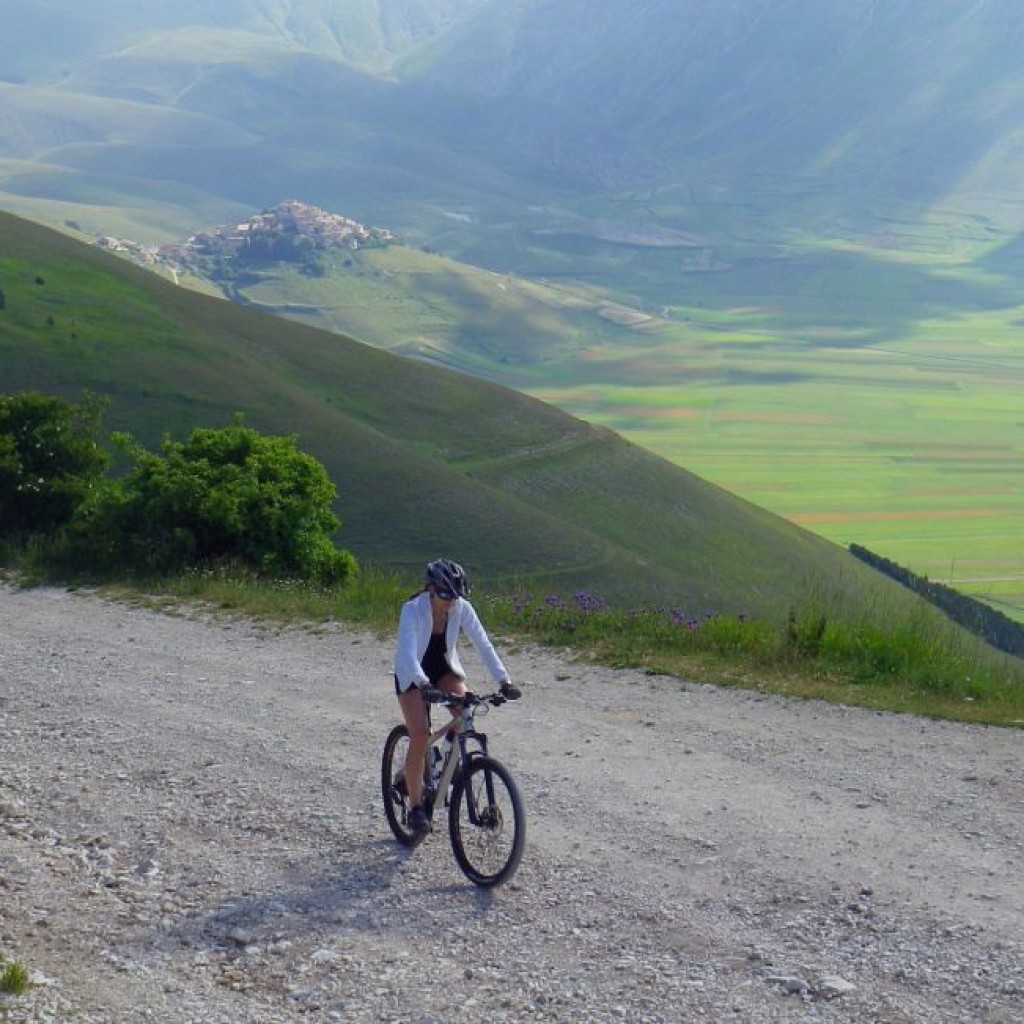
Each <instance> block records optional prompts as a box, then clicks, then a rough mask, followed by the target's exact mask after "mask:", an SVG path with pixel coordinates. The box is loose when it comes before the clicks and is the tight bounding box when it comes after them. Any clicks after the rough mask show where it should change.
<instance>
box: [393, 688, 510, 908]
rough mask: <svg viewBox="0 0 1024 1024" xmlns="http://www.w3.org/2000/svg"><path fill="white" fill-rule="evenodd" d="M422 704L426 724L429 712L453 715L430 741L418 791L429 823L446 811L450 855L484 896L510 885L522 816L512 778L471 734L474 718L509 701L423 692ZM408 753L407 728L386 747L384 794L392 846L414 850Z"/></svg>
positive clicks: (398, 729) (399, 728)
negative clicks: (439, 709) (441, 709)
mask: <svg viewBox="0 0 1024 1024" xmlns="http://www.w3.org/2000/svg"><path fill="white" fill-rule="evenodd" d="M423 696H424V699H425V700H426V701H427V715H428V721H429V715H430V706H431V705H432V704H439V705H442V706H444V707H446V708H448V709H449V710H450V711H451V712H452V713H453V717H452V718H451V719H450V720H449V721H447V722H445V724H444V725H443V726H441V728H439V729H437V730H436V731H432V732H431V734H430V742H429V744H428V747H427V757H426V765H425V774H424V785H423V806H424V809H425V810H426V812H427V816H428V817H429V818H430V819H431V820H433V816H434V810H435V809H436V808H437V807H438V806H440V805H442V804H446V805H447V807H448V836H449V838H450V839H451V844H452V853H454V854H455V860H456V861H457V862H458V865H459V867H460V868H461V869H462V872H463V874H464V875H465V876H466V877H467V878H468V879H469V880H470V881H471V882H473V883H474V884H476V885H479V886H482V887H485V888H489V887H491V886H495V885H500V884H502V883H503V882H507V881H508V880H509V879H510V878H511V877H512V876H513V875H514V874H515V872H516V869H517V868H518V867H519V862H520V860H521V859H522V856H523V848H524V846H525V845H526V810H525V808H524V805H523V798H522V797H521V796H520V794H519V787H518V786H517V785H516V782H515V780H514V779H513V778H512V774H511V772H509V770H508V769H507V768H506V767H505V766H504V765H503V764H502V763H501V762H500V761H498V760H496V759H495V758H493V757H491V756H490V754H488V752H487V736H486V735H485V734H484V733H482V732H480V731H479V730H478V729H477V728H476V718H477V717H479V716H481V715H485V714H486V713H487V712H488V711H489V710H490V709H491V708H496V707H501V705H502V704H505V703H507V702H508V698H507V697H506V696H505V694H503V693H502V692H501V691H500V690H499V691H496V692H495V693H489V694H485V695H484V696H478V695H476V694H474V693H466V694H464V695H461V696H460V695H457V694H448V693H443V692H442V691H441V690H437V689H434V688H433V687H427V688H424V690H423ZM431 729H433V727H432V726H431ZM408 749H409V730H408V729H407V728H406V726H405V724H404V723H403V724H401V725H396V726H395V727H394V728H393V729H392V730H391V732H390V733H389V734H388V738H387V740H386V741H385V743H384V754H383V757H382V758H381V792H382V795H383V798H384V813H385V815H386V816H387V819H388V824H389V825H390V826H391V831H392V832H393V833H394V834H395V838H396V839H397V840H398V841H399V842H400V843H402V844H403V845H405V846H414V845H416V843H417V842H418V841H419V839H420V838H421V837H420V836H418V835H417V834H416V833H414V832H413V831H412V830H411V829H410V828H409V825H408V820H409V812H410V810H411V809H412V806H411V804H410V803H409V794H408V791H407V788H406V784H405V756H406V753H407V751H408Z"/></svg>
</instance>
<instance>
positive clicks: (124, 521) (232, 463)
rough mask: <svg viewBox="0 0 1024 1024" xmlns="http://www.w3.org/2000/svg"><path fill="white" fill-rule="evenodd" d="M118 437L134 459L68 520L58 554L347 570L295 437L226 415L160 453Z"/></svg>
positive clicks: (324, 493) (341, 573)
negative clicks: (227, 419)
mask: <svg viewBox="0 0 1024 1024" xmlns="http://www.w3.org/2000/svg"><path fill="white" fill-rule="evenodd" d="M118 443H119V444H120V445H121V447H122V448H123V449H124V451H125V452H126V453H127V455H128V456H129V459H130V460H131V461H132V462H133V463H134V465H133V467H132V468H131V469H130V470H129V472H128V473H127V474H126V475H125V476H124V477H122V478H121V479H119V480H117V481H112V482H110V483H108V485H107V486H106V487H105V488H104V489H103V490H102V492H100V493H99V494H97V495H96V497H95V499H94V500H93V501H91V502H89V503H88V504H87V505H84V506H83V507H82V508H81V509H80V510H79V514H78V515H77V516H76V517H75V520H74V522H73V523H72V524H71V528H70V529H69V531H68V533H67V538H66V540H67V544H66V550H65V555H66V557H68V558H69V559H70V560H72V561H73V562H75V563H76V564H77V565H78V567H80V568H91V569H93V570H99V571H102V572H107V573H110V572H120V571H124V570H126V569H127V570H134V571H139V570H142V571H143V572H156V573H165V572H175V571H180V570H182V569H184V568H187V567H189V566H196V565H209V564H215V563H218V562H228V563H233V564H236V565H240V566H243V567H246V568H249V569H252V570H255V571H256V572H258V573H260V574H265V575H268V576H289V575H294V576H298V577H300V578H302V579H305V580H312V581H315V582H317V583H341V582H344V581H345V580H346V579H348V578H349V577H351V576H352V575H353V574H354V573H355V571H356V563H355V559H354V558H353V557H352V555H351V554H350V553H349V552H347V551H342V550H339V549H338V548H336V547H335V546H334V544H333V542H332V541H331V534H332V533H333V532H334V531H335V530H336V529H337V528H338V526H339V520H338V518H337V516H335V515H334V513H333V512H332V511H331V508H330V506H331V502H332V501H333V500H334V498H335V497H336V494H337V492H336V490H335V487H334V484H333V483H331V480H330V478H329V477H328V475H327V472H326V470H325V469H324V468H323V466H322V465H321V464H320V463H319V462H318V461H317V460H316V459H314V458H313V457H312V456H310V455H307V454H305V453H303V452H300V451H298V450H297V448H296V445H295V438H293V437H269V436H264V435H261V434H259V433H258V432H257V431H255V430H252V429H249V428H247V427H244V426H242V425H241V423H235V424H234V425H232V426H230V427H225V428H222V429H197V430H194V431H193V432H192V434H191V435H190V436H189V438H188V440H187V441H185V442H184V443H176V442H172V441H170V440H166V441H165V442H164V445H163V452H162V454H154V453H151V452H148V451H146V450H145V449H143V448H141V447H139V446H138V445H136V444H135V443H134V442H133V441H132V440H131V438H129V437H126V436H122V437H120V438H118Z"/></svg>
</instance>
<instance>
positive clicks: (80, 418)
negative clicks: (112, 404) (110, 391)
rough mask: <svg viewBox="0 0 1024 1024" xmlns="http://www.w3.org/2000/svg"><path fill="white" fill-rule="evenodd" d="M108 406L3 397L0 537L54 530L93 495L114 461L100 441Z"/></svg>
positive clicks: (93, 401)
mask: <svg viewBox="0 0 1024 1024" xmlns="http://www.w3.org/2000/svg"><path fill="white" fill-rule="evenodd" d="M106 405H107V403H106V400H105V399H102V398H99V397H97V396H96V395H86V396H85V398H84V400H83V401H82V402H81V403H80V404H75V403H73V402H69V401H67V400H65V399H63V398H58V397H56V396H53V395H43V394H39V393H38V392H35V391H26V392H23V393H21V394H18V395H0V535H3V536H7V537H10V536H17V535H22V536H23V535H28V534H45V533H51V532H53V531H54V530H56V529H57V528H59V527H60V526H62V525H64V524H65V523H67V522H68V521H69V520H70V519H71V517H72V516H73V514H74V512H75V510H76V509H77V508H78V507H79V506H80V505H81V504H82V503H83V502H84V501H85V500H86V499H87V498H89V497H90V496H91V495H92V494H93V493H95V490H96V489H97V487H98V486H99V484H100V483H101V481H102V479H103V477H104V475H105V473H106V471H107V468H108V466H109V463H110V457H109V456H108V455H107V453H106V452H105V451H104V450H103V449H102V448H101V447H100V442H99V433H100V427H101V424H102V420H103V414H104V411H105V410H106Z"/></svg>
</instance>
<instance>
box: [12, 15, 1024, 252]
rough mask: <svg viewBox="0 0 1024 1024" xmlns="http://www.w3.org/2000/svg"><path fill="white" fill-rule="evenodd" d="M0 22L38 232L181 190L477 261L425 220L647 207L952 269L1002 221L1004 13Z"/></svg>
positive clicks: (1008, 223) (1011, 121) (719, 229)
mask: <svg viewBox="0 0 1024 1024" xmlns="http://www.w3.org/2000/svg"><path fill="white" fill-rule="evenodd" d="M0 23H2V24H3V26H4V32H3V34H2V35H0V79H3V80H5V81H7V82H9V83H12V84H11V85H9V86H8V88H7V89H5V90H4V92H3V95H2V96H0V100H2V103H3V111H4V113H3V114H2V115H0V157H7V158H16V159H18V160H19V161H28V162H29V168H26V167H25V166H24V165H19V166H18V167H17V168H12V167H11V166H10V165H6V166H0V189H3V190H6V191H7V192H8V193H9V194H11V195H12V196H13V197H14V200H12V201H14V202H17V201H18V200H20V201H21V202H23V203H28V202H29V200H34V201H35V202H36V203H37V204H39V208H41V209H47V207H46V203H47V202H50V203H53V202H54V201H56V200H65V199H67V200H70V201H71V202H74V203H84V205H86V206H87V207H88V205H89V196H88V195H87V194H85V195H83V194H82V192H83V190H82V189H81V188H80V187H79V186H80V181H81V176H82V175H89V176H94V177H98V178H100V179H101V180H102V179H104V178H108V179H113V178H117V179H118V182H119V184H120V186H121V191H122V193H123V194H124V195H125V196H126V199H125V200H124V202H125V203H126V204H127V205H131V204H132V199H131V197H132V195H133V194H142V195H145V194H146V193H147V192H148V191H149V189H151V187H152V183H153V182H154V181H159V182H160V183H161V184H162V186H163V187H164V188H165V189H171V190H173V189H178V190H180V195H179V196H178V203H179V206H180V210H181V217H182V219H183V220H184V219H186V218H187V217H188V215H189V210H190V209H191V208H192V206H193V203H194V201H195V197H196V195H197V194H201V195H204V196H207V197H209V198H210V199H212V200H214V201H216V202H222V203H223V204H224V206H225V208H227V207H230V206H231V205H232V204H237V203H242V204H246V205H249V206H253V207H257V208H259V207H263V206H268V205H271V204H273V203H275V202H278V201H280V200H281V199H282V198H285V197H286V196H298V197H299V198H301V199H303V200H305V201H308V202H314V203H318V204H320V205H323V206H326V207H328V208H331V209H336V210H340V211H344V212H346V213H350V214H351V215H353V216H357V217H359V218H360V219H363V220H372V221H375V222H380V223H383V222H388V223H391V224H392V225H393V226H394V227H396V228H397V229H400V230H405V229H408V230H410V231H417V230H418V231H421V232H422V233H423V236H424V237H425V238H429V237H430V236H431V235H432V234H433V233H437V232H439V231H440V230H441V227H442V226H444V227H446V228H447V229H448V234H449V236H450V237H451V238H452V245H453V246H455V247H458V246H462V247H464V251H463V253H462V254H463V255H467V254H468V255H472V254H473V253H474V252H476V253H479V252H482V251H484V250H486V246H481V245H480V243H479V240H478V238H477V237H476V235H477V234H478V232H479V229H476V230H474V228H472V227H465V228H463V229H459V227H458V224H456V223H453V222H452V221H451V220H450V218H449V219H447V220H446V219H445V218H446V216H447V214H448V213H449V212H450V211H449V210H447V209H446V208H445V207H446V204H457V203H461V204H463V205H464V206H465V207H466V208H468V210H469V216H470V218H471V219H472V220H474V221H476V222H477V224H478V225H479V224H492V225H494V224H501V223H503V222H506V221H507V220H508V218H509V217H520V216H522V215H523V210H524V207H525V206H527V205H532V206H538V205H542V204H556V203H565V202H568V203H570V205H575V206H576V207H577V208H578V207H579V205H580V204H581V203H584V202H586V201H587V197H588V196H589V197H590V199H589V201H590V202H591V203H594V202H600V203H612V202H613V201H614V202H616V203H620V202H622V201H624V200H625V199H626V198H628V199H629V200H630V201H636V200H637V199H645V211H646V212H645V215H646V216H647V217H648V218H649V219H650V220H651V222H652V223H657V224H660V225H662V226H670V227H674V228H676V229H684V230H696V231H698V232H699V233H700V234H701V236H702V237H704V238H705V239H708V240H710V241H711V242H713V243H717V244H726V245H730V244H731V245H733V246H735V245H736V244H737V242H738V241H739V242H740V243H741V244H747V245H750V244H754V245H757V244H762V245H763V244H764V243H765V241H766V240H772V241H774V242H776V243H777V242H778V241H779V239H780V236H782V235H788V236H790V238H791V237H792V236H794V235H796V236H799V235H800V234H802V233H804V232H808V231H811V232H818V233H821V232H827V231H836V230H841V231H842V232H850V231H852V232H861V233H863V232H865V231H876V230H878V228H879V225H880V224H881V223H886V224H888V223H891V221H889V220H888V219H887V218H891V217H893V216H895V215H897V214H898V215H900V216H904V217H913V218H918V219H927V218H929V217H935V216H937V215H938V214H939V213H944V214H946V215H947V216H952V217H954V218H955V219H956V220H957V222H958V223H957V225H956V226H955V227H954V240H955V241H957V242H958V244H963V245H965V246H967V247H968V248H969V249H971V248H976V247H978V246H981V247H985V246H990V245H991V244H992V242H993V237H995V238H1000V237H1002V235H1003V233H1013V232H1016V231H1017V230H1019V229H1020V228H1021V226H1022V225H1021V220H1022V216H1024V215H1022V214H1021V212H1020V210H1021V209H1024V207H1022V204H1020V203H1018V202H1017V201H1016V195H1017V188H1018V185H1017V183H1018V181H1019V180H1020V178H1021V174H1020V171H1021V170H1022V168H1021V157H1020V155H1019V154H1020V152H1021V150H1020V147H1019V146H1018V144H1017V143H1018V141H1019V136H1020V132H1021V130H1022V120H1024V67H1022V66H1021V64H1020V61H1019V53H1020V49H1021V46H1020V44H1021V37H1022V32H1024V28H1022V24H1021V20H1020V18H1019V12H1018V9H1017V8H1016V6H1015V5H1013V4H1011V2H1010V0H942V2H935V3H929V4H927V5H922V4H920V3H917V2H914V0H887V2H885V3H880V2H878V0H846V2H844V3H842V4H821V3H819V2H818V0H730V2H721V0H649V2H645V3H642V4H623V3H621V2H620V0H562V2H559V3H557V4H556V3H549V2H541V0H518V2H515V0H376V2H374V0H346V2H345V3H339V2H328V0H292V2H286V0H279V2H271V0H224V2H213V0H210V2H205V3H204V2H195V0H193V2H183V3H179V4H174V5H166V4H158V3H156V2H139V3H128V2H114V0H106V2H102V0H101V2H96V3H93V4H90V5H87V6H85V7H83V6H82V5H80V4H77V3H74V2H72V0H51V2H48V3H36V4H32V5H27V4H23V3H14V2H13V0H0ZM72 97H79V99H72ZM81 97H88V98H89V99H88V100H85V99H82V98H81ZM96 100H101V101H102V102H95V101H96ZM112 101H117V102H118V103H126V102H127V103H132V104H136V105H137V106H133V107H129V108H125V107H119V106H117V105H116V104H114V103H113V102H112ZM169 113H173V114H174V115H176V116H175V117H169V116H168V114H169ZM196 117H198V118H201V119H212V122H213V123H214V124H216V125H218V126H220V128H219V129H218V131H217V133H216V134H217V135H218V137H217V138H216V139H209V138H204V137H203V135H202V133H201V132H200V133H198V134H197V131H196V127H195V124H196V122H195V121H194V118H196ZM112 122H114V123H112ZM29 170H31V171H32V172H33V173H28V174H26V171H29ZM69 170H70V171H72V172H73V173H70V174H69V173H68V171H69ZM638 189H642V190H645V191H644V192H642V193H640V194H639V195H638V194H637V192H636V190H638ZM623 190H629V195H628V197H627V196H625V195H624V194H623ZM0 198H2V193H0ZM49 211H50V213H51V216H52V214H53V213H54V212H55V208H54V207H50V208H49ZM464 212H465V211H464ZM883 217H884V218H886V220H883ZM396 220H397V221H398V223H396ZM979 225H981V227H979ZM186 226H191V227H196V226H199V225H198V224H196V223H195V222H193V223H192V224H191V225H185V224H183V225H182V227H183V228H184V227H186ZM983 228H984V230H982V229H983ZM957 232H958V233H959V237H958V238H957V237H956V234H957ZM180 233H181V232H179V234H180Z"/></svg>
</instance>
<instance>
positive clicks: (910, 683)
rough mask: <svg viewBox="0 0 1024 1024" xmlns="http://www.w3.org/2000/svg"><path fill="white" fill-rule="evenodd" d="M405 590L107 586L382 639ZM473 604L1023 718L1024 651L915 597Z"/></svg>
mask: <svg viewBox="0 0 1024 1024" xmlns="http://www.w3.org/2000/svg"><path fill="white" fill-rule="evenodd" d="M410 589H411V588H410V587H409V585H408V581H407V580H406V581H404V582H403V581H402V580H401V579H400V578H399V577H398V576H397V575H396V574H394V573H391V572H387V571H383V570H376V569H373V568H365V567H364V569H363V571H362V573H361V575H360V578H359V580H358V581H356V582H354V583H352V584H349V585H347V586H345V587H344V588H337V589H321V588H318V587H315V586H312V585H310V584H307V583H303V582H300V581H294V580H277V581H271V580H262V579H258V578H254V577H252V576H246V575H241V574H238V573H234V572H231V571H220V570H211V571H194V572H190V573H188V574H186V575H183V576H179V577H175V578H171V579H166V580H162V581H146V582H145V583H140V584H123V585H120V586H118V587H107V588H104V590H105V592H106V593H108V594H110V595H112V596H114V597H117V598H118V599H120V600H132V601H143V602H146V603H149V604H158V605H160V606H162V607H164V608H165V609H168V608H171V609H173V608H180V607H181V606H182V605H183V604H184V605H186V606H187V605H188V604H190V603H199V604H201V605H204V606H208V607H213V608H216V609H221V610H225V611H229V612H237V613H238V614H242V615H248V616H253V617H256V618H258V619H263V620H270V621H275V622H279V623H284V624H290V625H297V626H305V627H307V628H309V629H313V630H315V629H318V628H323V627H324V626H325V625H326V624H329V623H331V622H335V621H345V622H351V623H355V624H358V625H362V626H364V627H366V628H368V629H370V630H371V631H373V632H376V633H377V634H378V635H380V636H381V637H382V638H383V637H388V636H390V635H392V634H393V632H394V629H395V624H396V622H397V616H398V611H399V608H400V607H401V604H402V601H403V600H405V599H406V598H407V597H408V596H409V592H410ZM474 603H475V604H476V606H477V608H478V609H479V611H480V614H481V617H482V618H483V619H484V621H485V623H486V624H487V626H488V628H489V629H490V631H491V632H492V633H494V634H495V635H496V636H500V637H501V638H502V643H503V644H505V645H509V644H515V643H536V644H539V645H542V646H547V647H554V648H558V649H560V650H562V651H563V652H564V653H565V654H566V655H567V656H568V657H570V658H574V659H578V660H580V661H583V662H588V661H589V662H592V663H595V664H601V665H608V666H612V667H615V668H632V669H641V670H643V671H646V672H647V673H649V674H651V675H664V676H671V677H675V678H678V679H680V680H685V681H690V682H702V683H710V684H714V685H719V686H735V687H740V688H743V689H750V690H757V691H760V692H764V693H774V694H780V695H784V696H788V697H793V698H799V699H814V700H823V701H828V702H831V703H836V704H848V705H855V706H860V707H866V708H872V709H874V710H877V711H887V712H895V713H909V714H915V715H921V716H925V717H931V718H942V719H948V720H951V721H960V722H968V723H974V724H986V725H997V726H1008V727H1016V728H1021V727H1024V661H1021V660H1019V659H1015V658H1012V657H1008V656H1003V655H1000V654H998V653H997V652H994V651H992V650H991V649H990V648H987V647H985V646H984V645H982V644H981V643H980V642H975V641H974V640H973V639H972V638H971V637H969V636H967V635H966V634H964V633H962V632H961V631H959V630H957V629H955V628H954V627H952V626H949V627H946V625H945V624H944V623H942V622H941V621H938V620H937V619H936V617H935V615H934V614H933V613H932V610H931V609H928V608H927V606H925V605H924V603H923V602H922V603H921V604H920V605H918V606H915V607H912V608H911V609H910V610H909V611H907V610H906V609H901V610H897V609H893V610H892V613H891V615H888V616H887V615H886V614H884V611H885V610H884V609H882V610H880V609H875V610H874V612H873V613H872V614H871V615H870V616H865V617H864V618H862V619H858V620H851V619H849V618H841V617H836V616H835V612H836V608H835V606H834V605H833V604H832V603H831V602H829V601H828V600H827V599H826V598H824V597H822V596H821V595H809V596H808V600H807V603H806V604H805V606H803V607H801V608H796V609H793V611H792V612H791V613H790V615H789V617H788V619H787V620H786V621H785V622H784V623H781V624H774V623H770V622H767V621H763V620H757V619H753V618H748V617H745V616H742V615H738V614H733V613H729V612H726V611H722V612H702V613H699V614H692V613H690V612H688V611H686V610H684V609H680V608H673V607H670V606H663V607H641V608H635V609H631V610H627V611H623V610H621V609H615V608H612V607H610V606H606V605H605V603H604V602H603V601H602V600H601V598H600V597H598V596H595V595H592V594H587V593H579V594H577V595H576V596H575V597H574V598H572V599H570V600H565V599H563V598H561V597H557V596H554V595H546V594H542V593H538V592H535V591H532V592H531V591H526V590H518V589H517V590H515V591H509V592H504V593H495V594H493V595H484V596H482V597H476V596H474ZM879 623H885V625H880V624H879ZM525 682H526V683H527V685H528V683H529V681H528V680H527V681H525Z"/></svg>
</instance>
